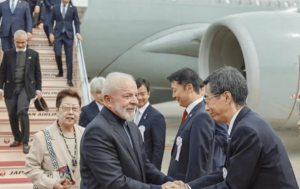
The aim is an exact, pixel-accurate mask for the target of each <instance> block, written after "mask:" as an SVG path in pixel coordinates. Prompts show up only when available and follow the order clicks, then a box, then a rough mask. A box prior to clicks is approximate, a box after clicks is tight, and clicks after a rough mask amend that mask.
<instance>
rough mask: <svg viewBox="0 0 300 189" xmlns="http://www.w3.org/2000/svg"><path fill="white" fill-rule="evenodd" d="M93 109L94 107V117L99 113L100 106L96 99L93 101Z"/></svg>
mask: <svg viewBox="0 0 300 189" xmlns="http://www.w3.org/2000/svg"><path fill="white" fill-rule="evenodd" d="M92 109H93V114H94V117H95V116H97V115H98V114H99V107H98V105H97V103H96V101H93V103H92Z"/></svg>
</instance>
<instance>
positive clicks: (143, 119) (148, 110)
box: [138, 104, 152, 126]
mask: <svg viewBox="0 0 300 189" xmlns="http://www.w3.org/2000/svg"><path fill="white" fill-rule="evenodd" d="M151 108H152V107H151V104H149V106H148V107H147V108H146V110H145V111H144V113H143V115H142V117H141V120H140V122H139V124H138V125H139V126H140V125H144V122H145V121H146V120H147V118H148V117H149V115H150V112H151Z"/></svg>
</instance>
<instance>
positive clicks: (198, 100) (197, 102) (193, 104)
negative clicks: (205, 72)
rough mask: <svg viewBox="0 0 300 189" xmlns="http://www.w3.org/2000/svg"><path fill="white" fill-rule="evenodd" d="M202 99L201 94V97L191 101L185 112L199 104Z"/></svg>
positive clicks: (189, 111)
mask: <svg viewBox="0 0 300 189" xmlns="http://www.w3.org/2000/svg"><path fill="white" fill-rule="evenodd" d="M202 100H203V97H202V96H201V98H199V99H197V100H195V101H194V102H192V103H191V104H190V105H189V106H188V107H187V108H186V111H187V113H188V114H189V113H191V111H192V110H193V109H194V107H195V106H196V105H197V104H199V103H200V102H202Z"/></svg>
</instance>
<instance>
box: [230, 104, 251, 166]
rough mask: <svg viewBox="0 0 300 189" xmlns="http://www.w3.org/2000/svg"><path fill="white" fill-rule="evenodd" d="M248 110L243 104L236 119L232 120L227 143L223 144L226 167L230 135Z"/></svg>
mask: <svg viewBox="0 0 300 189" xmlns="http://www.w3.org/2000/svg"><path fill="white" fill-rule="evenodd" d="M249 111H250V109H249V108H248V107H247V106H245V107H243V108H242V110H241V111H240V112H239V114H238V115H237V117H236V119H235V120H234V123H233V126H232V130H231V133H230V136H229V138H228V139H227V145H226V146H225V150H226V152H225V153H226V161H225V166H226V167H227V168H228V167H229V158H230V155H231V154H230V143H231V136H232V133H233V132H234V130H235V128H236V126H237V124H238V123H239V122H240V121H241V119H242V118H243V117H244V115H245V114H247V113H248V112H249Z"/></svg>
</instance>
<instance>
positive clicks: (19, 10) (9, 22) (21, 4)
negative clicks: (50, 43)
mask: <svg viewBox="0 0 300 189" xmlns="http://www.w3.org/2000/svg"><path fill="white" fill-rule="evenodd" d="M0 18H2V22H1V28H0V37H1V44H2V49H3V50H8V49H11V48H15V44H14V40H13V35H14V33H15V32H16V31H17V30H24V31H26V32H27V35H28V38H29V39H30V38H31V36H32V35H31V32H32V18H31V15H30V8H29V5H28V3H27V2H25V1H18V0H6V1H4V2H2V3H0Z"/></svg>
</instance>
